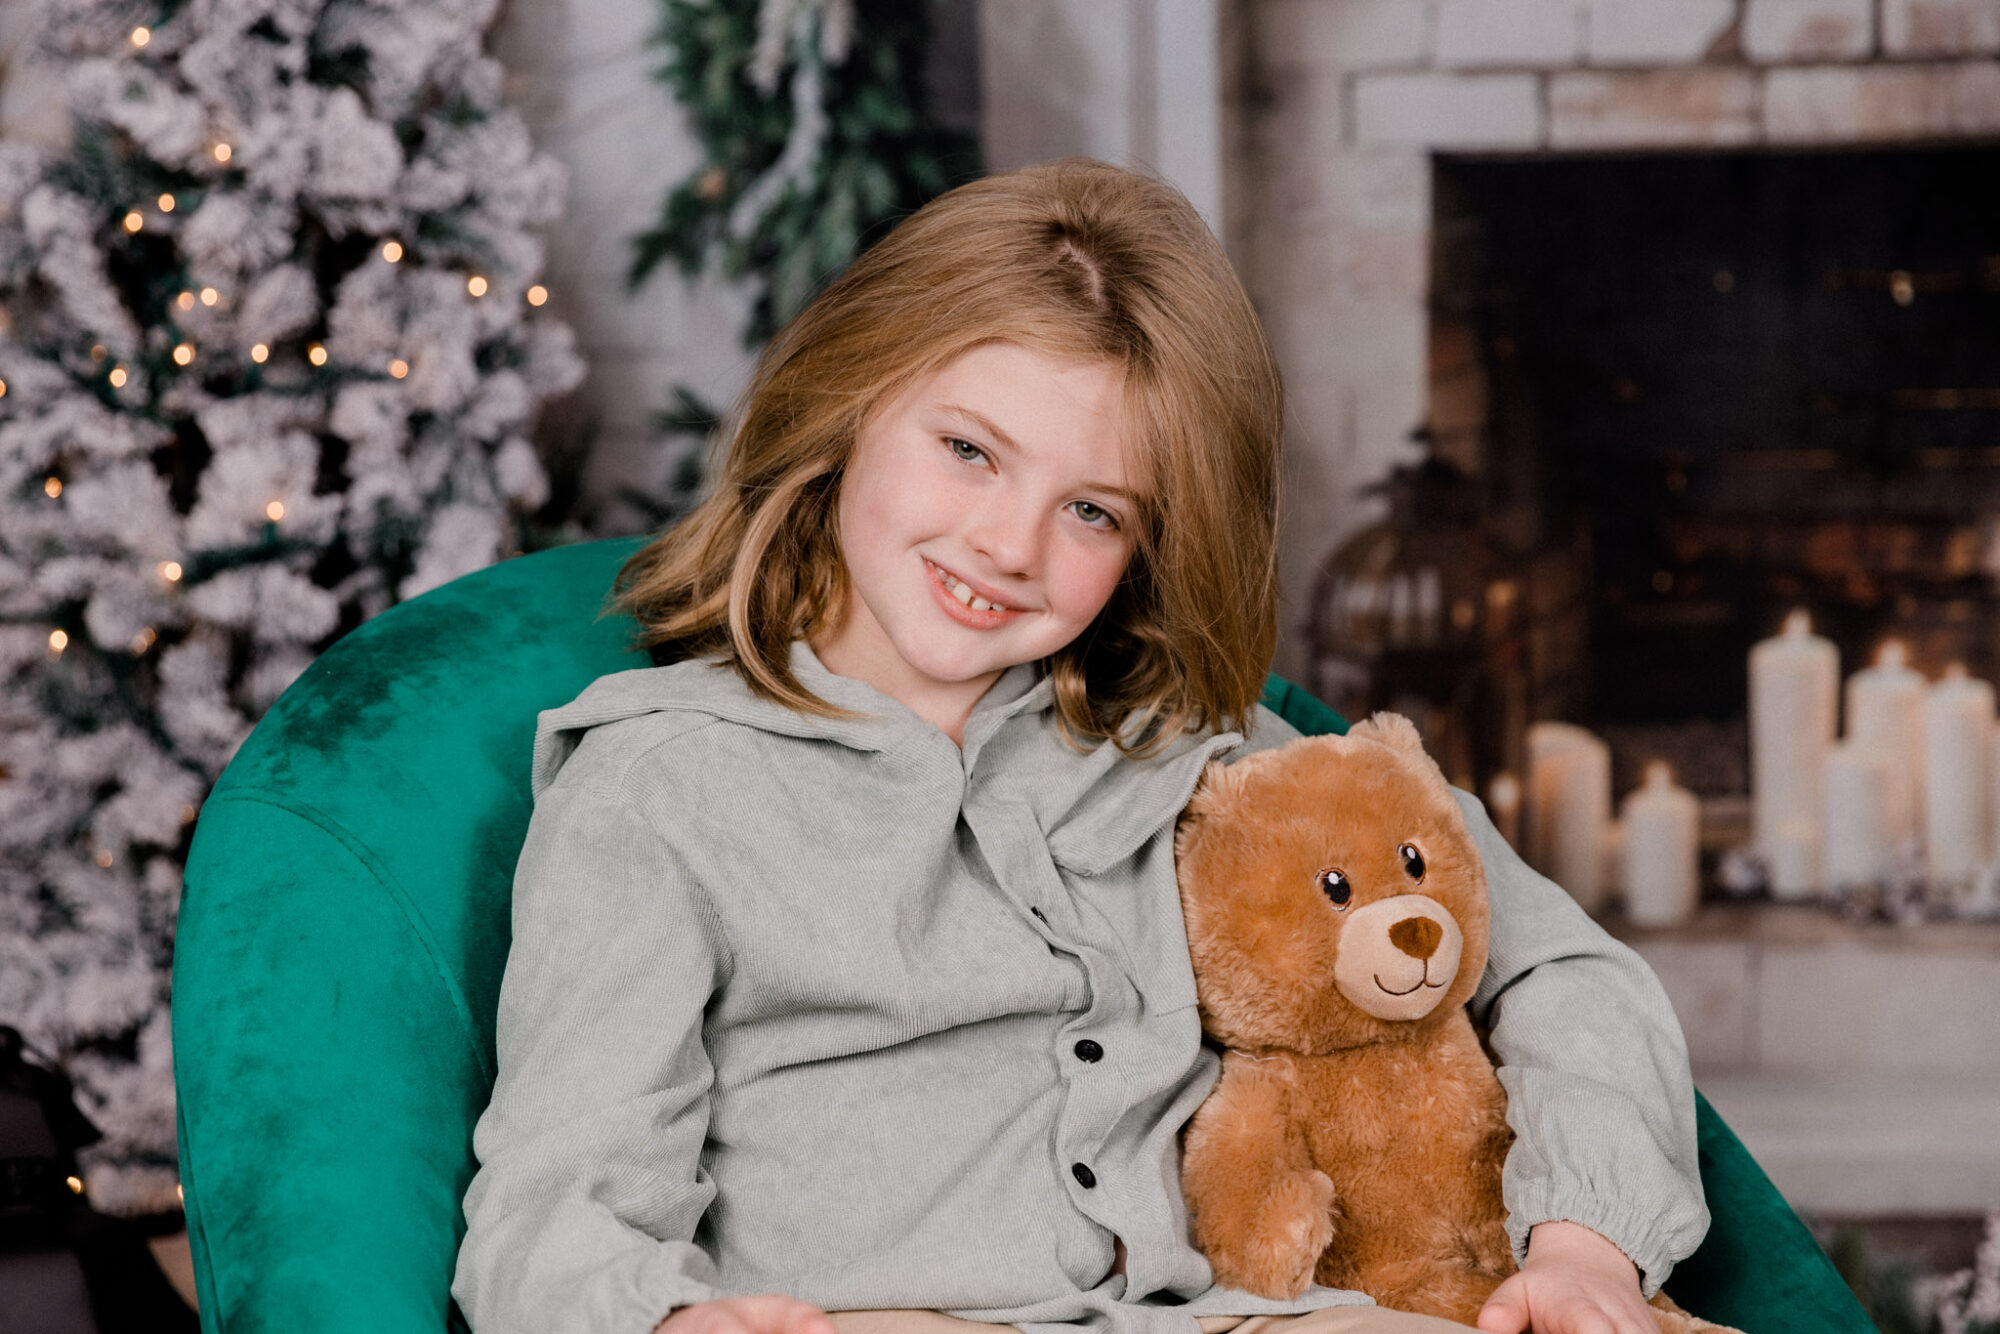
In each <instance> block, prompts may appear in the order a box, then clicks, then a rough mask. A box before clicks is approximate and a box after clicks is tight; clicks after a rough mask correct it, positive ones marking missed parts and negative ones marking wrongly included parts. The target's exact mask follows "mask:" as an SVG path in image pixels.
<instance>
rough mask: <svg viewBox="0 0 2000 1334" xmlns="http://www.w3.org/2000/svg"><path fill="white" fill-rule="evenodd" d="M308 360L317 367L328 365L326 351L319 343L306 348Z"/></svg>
mask: <svg viewBox="0 0 2000 1334" xmlns="http://www.w3.org/2000/svg"><path fill="white" fill-rule="evenodd" d="M306 360H307V361H310V362H311V363H312V364H313V365H315V366H324V365H326V349H325V348H323V347H321V346H320V345H319V344H318V343H314V344H312V345H311V346H310V347H308V348H306Z"/></svg>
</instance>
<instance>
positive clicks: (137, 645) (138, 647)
mask: <svg viewBox="0 0 2000 1334" xmlns="http://www.w3.org/2000/svg"><path fill="white" fill-rule="evenodd" d="M158 638H159V635H157V634H155V633H154V632H153V627H152V626H150V625H149V626H147V627H146V628H145V629H143V630H141V631H140V632H139V633H138V634H136V635H133V636H132V651H133V652H134V653H144V652H145V651H146V650H147V649H149V648H151V647H152V646H153V641H154V640H156V639H158Z"/></svg>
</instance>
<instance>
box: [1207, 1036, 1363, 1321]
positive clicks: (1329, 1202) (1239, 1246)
mask: <svg viewBox="0 0 2000 1334" xmlns="http://www.w3.org/2000/svg"><path fill="white" fill-rule="evenodd" d="M1289 1076H1290V1063H1289V1062H1288V1061H1286V1060H1285V1059H1284V1058H1282V1057H1274V1058H1270V1059H1268V1060H1259V1059H1257V1058H1255V1057H1246V1056H1244V1055H1242V1054H1241V1053H1238V1052H1233V1051H1232V1052H1230V1053H1228V1054H1227V1055H1225V1056H1224V1057H1223V1061H1222V1081H1221V1083H1219V1084H1217V1085H1216V1088H1215V1091H1214V1092H1213V1093H1211V1094H1209V1096H1208V1100H1207V1101H1206V1102H1204V1103H1202V1105H1201V1107H1200V1108H1199V1109H1198V1110H1197V1111H1196V1112H1195V1114H1194V1118H1193V1120H1191V1121H1190V1122H1189V1123H1188V1129H1187V1140H1186V1143H1185V1145H1184V1147H1183V1153H1182V1157H1181V1187H1182V1189H1183V1191H1185V1192H1186V1195H1187V1203H1188V1214H1189V1222H1190V1225H1191V1226H1192V1228H1193V1232H1194V1241H1195V1245H1197V1246H1198V1247H1200V1248H1201V1250H1202V1253H1203V1254H1204V1255H1206V1256H1207V1257H1208V1262H1209V1265H1210V1267H1211V1268H1213V1269H1214V1270H1215V1279H1216V1282H1218V1283H1221V1284H1223V1285H1224V1286H1226V1287H1231V1288H1236V1289H1238V1290H1240V1291H1243V1292H1250V1293H1255V1294H1256V1295H1258V1296H1260V1297H1271V1298H1289V1297H1296V1296H1298V1295H1299V1294H1300V1293H1302V1292H1304V1291H1305V1290H1306V1286H1307V1285H1308V1284H1309V1283H1311V1282H1312V1276H1313V1267H1314V1265H1316V1264H1317V1263H1318V1261H1319V1257H1320V1255H1321V1254H1322V1253H1324V1252H1325V1250H1326V1248H1327V1245H1328V1244H1329V1243H1330V1242H1331V1241H1332V1239H1333V1218H1334V1212H1335V1209H1334V1206H1335V1201H1334V1198H1333V1182H1332V1181H1331V1180H1329V1179H1328V1178H1327V1176H1326V1174H1325V1173H1324V1172H1321V1171H1320V1170H1319V1169H1318V1168H1316V1167H1314V1166H1313V1162H1312V1154H1311V1152H1310V1151H1309V1150H1308V1148H1307V1146H1306V1137H1305V1132H1304V1129H1303V1128H1302V1127H1301V1126H1299V1125H1298V1124H1297V1122H1296V1121H1295V1120H1294V1118H1293V1112H1292V1105H1291V1104H1292V1097H1291V1080H1290V1078H1289Z"/></svg>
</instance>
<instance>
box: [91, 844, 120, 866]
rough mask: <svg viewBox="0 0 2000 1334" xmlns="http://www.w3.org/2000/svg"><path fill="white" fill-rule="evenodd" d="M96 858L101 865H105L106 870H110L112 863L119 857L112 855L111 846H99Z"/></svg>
mask: <svg viewBox="0 0 2000 1334" xmlns="http://www.w3.org/2000/svg"><path fill="white" fill-rule="evenodd" d="M94 860H95V861H96V862H97V864H98V865H99V866H101V867H103V868H104V869H105V870H107V871H108V870H110V869H111V863H112V862H114V861H116V860H118V859H117V858H116V857H113V856H112V855H111V849H110V848H99V849H98V850H97V856H96V858H94Z"/></svg>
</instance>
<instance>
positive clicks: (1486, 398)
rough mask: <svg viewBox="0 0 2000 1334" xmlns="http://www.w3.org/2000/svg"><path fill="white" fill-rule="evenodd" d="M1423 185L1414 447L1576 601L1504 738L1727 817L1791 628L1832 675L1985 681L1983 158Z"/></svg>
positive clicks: (1993, 271)
mask: <svg viewBox="0 0 2000 1334" xmlns="http://www.w3.org/2000/svg"><path fill="white" fill-rule="evenodd" d="M1433 171H1434V175H1433V200H1434V216H1435V223H1434V228H1433V263H1432V273H1431V291H1430V300H1429V314H1430V320H1431V339H1432V345H1433V348H1434V359H1433V376H1434V381H1433V384H1432V405H1433V414H1432V420H1431V423H1430V428H1429V432H1428V434H1429V436H1430V440H1431V444H1432V447H1433V448H1434V450H1435V451H1436V453H1437V455H1438V456H1439V457H1440V458H1441V459H1443V460H1446V461H1448V462H1449V463H1452V464H1455V465H1457V466H1458V467H1459V468H1460V469H1462V470H1463V472H1464V473H1465V474H1467V475H1468V476H1469V477H1471V478H1474V479H1477V481H1478V483H1479V491H1480V494H1481V496H1482V504H1481V511H1482V512H1481V514H1480V521H1481V522H1482V523H1483V524H1484V525H1485V526H1486V527H1487V528H1488V529H1489V530H1490V531H1491V533H1492V534H1493V535H1494V538H1495V539H1496V540H1498V541H1500V542H1501V543H1503V544H1504V545H1505V546H1506V547H1507V548H1508V549H1509V550H1510V552H1511V553H1512V558H1513V560H1514V562H1515V563H1516V564H1518V565H1520V566H1523V567H1529V566H1533V567H1537V568H1538V569H1539V577H1538V580H1537V584H1538V586H1539V587H1541V588H1542V589H1543V590H1544V591H1546V590H1547V589H1549V588H1551V587H1555V586H1560V587H1563V588H1573V589H1574V590H1575V599H1576V600H1577V601H1576V602H1574V603H1569V602H1566V601H1565V600H1555V604H1554V605H1546V604H1547V603H1548V602H1549V601H1550V600H1549V599H1546V598H1545V599H1544V605H1542V606H1541V607H1540V608H1539V616H1540V620H1541V625H1540V626H1539V627H1538V626H1536V625H1534V624H1531V625H1529V626H1527V627H1525V629H1524V631H1523V633H1525V634H1526V635H1527V636H1528V637H1529V638H1530V639H1531V640H1535V641H1537V643H1538V651H1536V652H1532V653H1529V654H1527V655H1526V656H1525V657H1524V658H1523V659H1522V662H1523V663H1524V665H1525V666H1526V669H1527V672H1528V679H1527V680H1526V681H1525V682H1524V687H1525V691H1526V696H1527V699H1526V709H1527V712H1528V714H1529V715H1530V716H1537V717H1563V718H1568V719H1571V720H1574V721H1577V722H1582V723H1585V724H1588V725H1590V726H1592V727H1594V728H1596V729H1598V730H1600V731H1603V732H1605V733H1606V734H1607V735H1608V736H1610V737H1611V738H1612V740H1613V742H1614V749H1615V750H1618V751H1619V752H1620V755H1619V758H1620V760H1621V765H1620V775H1619V776H1620V777H1621V778H1624V779H1626V780H1627V782H1626V783H1621V784H1620V790H1624V787H1625V786H1627V785H1629V781H1631V780H1633V779H1636V766H1637V765H1638V764H1639V763H1641V762H1642V759H1643V757H1639V756H1636V755H1635V754H1628V753H1625V752H1628V751H1631V750H1633V749H1634V747H1635V746H1643V747H1644V748H1645V749H1647V750H1648V751H1649V752H1650V753H1651V754H1659V753H1662V752H1663V751H1664V752H1667V753H1670V754H1684V755H1690V757H1692V754H1699V755H1701V756H1702V757H1703V759H1702V760H1701V761H1700V762H1698V763H1690V764H1686V765H1684V766H1681V767H1683V768H1684V769H1685V771H1686V772H1687V773H1688V774H1689V775H1690V777H1691V778H1693V779H1694V780H1695V781H1696V782H1697V784H1698V785H1700V786H1702V787H1704V788H1706V789H1708V790H1709V791H1711V792H1717V791H1726V790H1729V789H1730V788H1731V787H1732V786H1736V787H1737V790H1741V780H1742V777H1743V771H1742V763H1741V760H1740V759H1734V760H1732V758H1731V757H1732V756H1734V755H1737V754H1740V750H1739V749H1738V748H1739V747H1740V744H1741V743H1740V731H1741V719H1742V715H1743V712H1744V708H1745V695H1746V678H1745V673H1744V662H1745V658H1746V655H1747V653H1748V651H1749V648H1750V646H1751V644H1752V643H1753V642H1755V641H1756V640H1758V639H1761V638H1764V637H1765V636H1767V635H1769V634H1771V633H1772V632H1773V631H1774V630H1775V629H1776V627H1777V626H1778V625H1779V624H1780V623H1781V622H1782V621H1783V619H1784V616H1785V614H1786V612H1787V611H1788V610H1789V609H1790V608H1792V607H1795V606H1799V605H1807V606H1810V607H1811V608H1812V609H1813V613H1814V616H1815V619H1816V620H1817V621H1818V623H1819V625H1820V629H1821V633H1823V634H1825V635H1827V636H1828V637H1830V638H1832V639H1833V640H1834V641H1835V642H1836V643H1837V644H1838V645H1839V646H1840V648H1841V651H1842V657H1843V660H1845V661H1846V662H1848V663H1850V664H1857V663H1860V662H1862V661H1864V660H1865V659H1866V657H1867V656H1868V655H1869V654H1870V653H1871V652H1872V651H1873V648H1874V646H1875V644H1877V643H1878V642H1879V641H1881V640H1882V639H1884V638H1885V637H1890V636H1894V637H1896V638H1898V639H1900V640H1902V641H1904V642H1905V643H1907V644H1908V645H1910V647H1911V650H1912V658H1913V661H1914V662H1915V664H1916V665H1917V666H1919V667H1920V668H1923V669H1924V670H1926V671H1927V672H1928V673H1929V674H1931V675H1936V674H1937V673H1938V672H1940V671H1941V670H1942V669H1943V668H1944V667H1945V666H1946V665H1947V664H1948V663H1950V662H1961V663H1964V664H1965V665H1966V666H1967V667H1968V668H1969V669H1970V670H1971V672H1972V673H1973V674H1974V675H1976V676H1982V677H1986V678H1988V679H1992V678H1993V677H1994V676H1995V675H1996V674H2000V670H1997V669H2000V635H1996V630H2000V595H1996V586H1995V579H1994V573H1995V568H1996V560H2000V547H1996V538H2000V149H1995V148H1990V147H1949V148H1913V149H1906V150H1896V151H1887V150H1867V151H1842V152H1815V153H1772V152H1742V153H1716V154H1647V155H1634V154H1621V155H1587V156H1539V157H1469V156H1441V157H1439V158H1438V159H1437V160H1436V161H1435V163H1434V168H1433ZM1551 565H1554V566H1557V567H1560V571H1561V573H1560V575H1559V576H1558V575H1557V574H1556V573H1555V572H1554V571H1553V570H1551V568H1550V567H1551ZM1528 610H1529V612H1530V614H1531V615H1533V614H1535V610H1536V609H1534V608H1530V609H1528ZM1621 737H1624V738H1631V739H1633V744H1632V745H1627V746H1619V745H1618V742H1619V740H1620V738H1621ZM1732 743H1734V744H1732ZM1502 744H1504V743H1502ZM1690 748H1692V753H1691V752H1690ZM1512 759H1513V757H1512V756H1510V755H1508V754H1505V753H1498V752H1495V751H1492V750H1489V753H1488V754H1487V755H1485V756H1484V757H1482V759H1481V762H1480V764H1479V766H1478V767H1479V768H1480V769H1481V770H1483V771H1486V772H1485V774H1483V775H1482V776H1490V772H1491V771H1492V770H1493V769H1494V768H1495V767H1496V766H1504V765H1506V764H1508V763H1509V762H1510V761H1511V760H1512Z"/></svg>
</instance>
